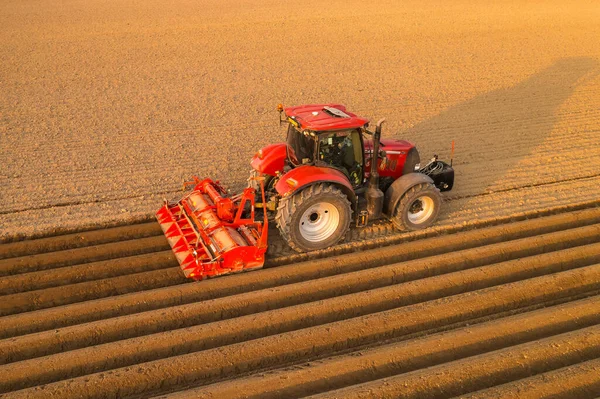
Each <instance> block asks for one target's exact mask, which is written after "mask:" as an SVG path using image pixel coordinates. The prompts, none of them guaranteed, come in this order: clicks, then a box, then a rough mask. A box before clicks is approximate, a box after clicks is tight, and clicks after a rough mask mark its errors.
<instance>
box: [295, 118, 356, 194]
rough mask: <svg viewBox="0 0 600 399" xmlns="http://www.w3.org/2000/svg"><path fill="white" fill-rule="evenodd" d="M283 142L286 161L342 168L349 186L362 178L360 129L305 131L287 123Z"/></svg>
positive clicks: (341, 170)
mask: <svg viewBox="0 0 600 399" xmlns="http://www.w3.org/2000/svg"><path fill="white" fill-rule="evenodd" d="M287 144H288V151H289V156H288V159H290V164H291V165H292V166H293V167H296V166H300V165H315V166H321V167H329V168H334V169H337V170H339V171H340V172H342V173H343V174H344V175H345V176H346V177H347V178H348V180H349V181H350V183H351V184H352V186H353V187H358V186H360V185H362V183H363V180H364V159H363V154H364V145H363V141H362V134H361V131H360V129H344V130H336V131H321V132H310V133H307V132H306V131H305V132H302V131H300V130H299V129H298V128H297V127H295V126H294V125H293V124H290V125H289V127H288V134H287Z"/></svg>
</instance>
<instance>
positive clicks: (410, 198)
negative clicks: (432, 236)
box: [392, 183, 442, 231]
mask: <svg viewBox="0 0 600 399" xmlns="http://www.w3.org/2000/svg"><path fill="white" fill-rule="evenodd" d="M441 204H442V198H441V196H440V192H439V190H438V189H437V188H435V186H434V185H433V184H431V183H421V184H417V185H415V186H412V187H411V188H409V189H408V191H407V192H406V193H404V195H403V196H402V197H401V198H400V201H398V204H397V205H396V209H395V210H394V213H393V216H392V223H393V224H394V226H395V227H396V228H398V229H400V230H408V231H411V230H420V229H425V228H427V227H429V226H431V225H432V224H433V223H434V222H435V221H436V220H437V217H438V215H439V213H440V206H441Z"/></svg>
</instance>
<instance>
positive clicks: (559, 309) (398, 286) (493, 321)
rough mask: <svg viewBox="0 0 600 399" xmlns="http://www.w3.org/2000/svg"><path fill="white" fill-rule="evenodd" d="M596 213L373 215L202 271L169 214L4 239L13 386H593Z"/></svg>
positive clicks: (276, 392) (155, 391)
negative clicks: (241, 265)
mask: <svg viewBox="0 0 600 399" xmlns="http://www.w3.org/2000/svg"><path fill="white" fill-rule="evenodd" d="M581 208H582V209H579V210H571V211H566V210H565V209H560V210H554V211H547V212H546V213H547V216H539V215H535V214H534V213H530V214H527V215H524V217H523V219H524V220H521V221H514V222H511V223H497V224H494V225H489V226H487V227H483V226H482V227H479V228H476V229H473V228H471V227H465V228H463V229H462V230H461V229H454V230H447V231H446V232H444V231H442V230H440V229H437V230H433V231H434V232H435V234H432V236H431V237H409V236H407V235H405V236H404V240H401V241H399V242H398V243H394V240H396V239H397V238H398V237H396V236H393V237H392V240H391V242H388V243H387V245H383V244H382V243H381V239H380V238H377V237H376V236H377V232H376V231H375V230H377V229H373V228H367V229H365V230H363V234H364V235H367V237H366V238H363V239H360V240H359V239H354V240H351V241H350V243H348V244H347V245H346V246H339V247H338V248H337V249H336V254H333V255H332V254H328V253H310V254H306V255H304V259H305V260H304V261H298V257H297V256H296V255H289V254H286V253H280V254H275V253H272V254H271V256H270V258H269V259H270V260H269V263H268V264H267V267H266V268H265V269H263V270H259V271H253V272H249V273H244V274H238V275H232V276H227V277H223V278H216V279H211V280H207V281H203V282H200V283H192V282H190V281H186V280H185V279H184V278H183V276H182V273H181V271H180V270H179V267H178V266H177V262H176V261H175V259H174V256H173V255H172V253H171V251H170V250H169V249H168V245H167V243H166V239H165V238H164V237H163V236H162V234H161V232H160V230H159V229H156V224H155V223H146V224H138V225H131V226H126V227H119V228H112V229H108V230H96V231H90V232H84V233H76V234H71V235H65V236H55V237H47V238H44V239H39V240H27V241H20V242H16V243H10V244H3V245H0V273H1V275H2V276H3V277H2V280H1V284H0V299H1V301H0V353H1V354H2V356H1V357H0V396H3V397H10V398H13V397H14V398H21V397H22V398H80V397H89V398H111V397H114V398H116V397H149V396H155V395H163V397H164V396H166V397H174V398H177V397H189V396H192V397H206V398H210V397H214V398H234V397H256V398H259V397H260V398H296V397H304V396H310V395H317V396H324V397H414V398H424V397H426V398H430V397H431V398H437V397H439V398H448V397H452V396H455V395H470V396H473V397H486V396H485V395H488V394H489V395H496V396H499V397H510V395H511V392H514V391H515V390H523V389H527V390H528V391H529V392H530V395H531V397H537V396H536V395H538V396H539V395H540V394H541V393H544V392H551V393H553V394H556V395H560V396H561V397H572V398H578V399H582V398H587V397H594V395H596V394H597V393H598V392H600V391H599V390H598V389H599V388H600V380H599V379H598V375H599V374H598V368H597V363H598V359H600V339H599V337H600V330H599V329H600V314H599V313H598V311H597V310H598V307H599V306H600V267H599V266H600V202H598V201H597V202H596V203H595V204H589V205H588V206H585V207H581ZM444 233H452V234H444ZM371 236H373V237H371ZM409 238H411V240H408V241H406V240H407V239H409ZM86 254H87V256H86ZM325 255H329V256H325ZM275 266H276V267H275ZM559 373H563V374H560V375H561V381H560V383H558V384H554V385H551V384H549V383H548V381H553V380H554V381H555V380H556V379H557V375H559Z"/></svg>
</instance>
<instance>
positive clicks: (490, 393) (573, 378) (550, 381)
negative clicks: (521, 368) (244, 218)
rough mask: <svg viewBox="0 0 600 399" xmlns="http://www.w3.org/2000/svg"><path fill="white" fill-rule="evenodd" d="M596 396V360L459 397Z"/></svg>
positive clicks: (599, 365)
mask: <svg viewBox="0 0 600 399" xmlns="http://www.w3.org/2000/svg"><path fill="white" fill-rule="evenodd" d="M598 392H600V358H597V359H593V360H589V361H587V362H583V363H579V364H575V365H573V366H567V367H563V368H560V369H558V370H553V371H549V372H546V373H542V374H538V375H536V376H533V377H528V378H524V379H521V380H517V381H514V382H509V383H506V384H502V385H497V386H494V387H491V388H486V389H483V390H480V391H477V392H473V393H469V394H467V395H464V396H461V398H463V399H490V398H542V397H546V398H549V397H555V398H559V397H560V398H565V399H584V398H596V397H598Z"/></svg>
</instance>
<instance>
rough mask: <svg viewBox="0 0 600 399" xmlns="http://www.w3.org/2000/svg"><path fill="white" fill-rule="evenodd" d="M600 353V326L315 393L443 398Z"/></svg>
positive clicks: (351, 395)
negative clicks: (425, 368) (424, 368)
mask: <svg viewBox="0 0 600 399" xmlns="http://www.w3.org/2000/svg"><path fill="white" fill-rule="evenodd" d="M597 357H600V325H595V326H591V327H587V328H583V329H581V330H577V331H573V332H568V333H564V334H560V335H557V336H553V337H549V338H545V339H541V340H539V341H535V342H530V343H525V344H521V345H516V346H514V347H510V348H506V349H500V350H497V351H494V352H491V353H487V354H483V355H478V356H472V357H470V358H466V359H462V360H456V361H454V362H450V363H447V364H442V365H439V366H434V367H431V368H429V369H427V370H418V371H413V372H410V373H407V374H404V375H403V374H401V375H398V376H394V377H389V378H384V379H381V380H376V381H373V382H368V383H364V384H360V385H353V386H350V387H347V388H343V389H340V390H336V391H331V392H327V393H323V394H318V395H315V396H312V398H315V399H316V398H320V399H322V398H339V397H343V398H348V399H351V398H362V397H364V396H365V395H370V396H377V397H398V398H399V397H401V398H415V399H416V398H423V397H428V398H439V397H448V396H449V395H461V394H464V393H468V392H471V391H474V390H478V389H482V388H487V387H489V386H492V385H498V384H503V383H506V382H509V381H513V380H516V379H521V378H525V377H529V376H531V375H535V374H539V373H543V372H547V371H551V370H554V369H557V368H561V367H565V366H569V365H573V364H576V363H579V362H581V361H585V360H591V359H594V358H597Z"/></svg>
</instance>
